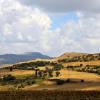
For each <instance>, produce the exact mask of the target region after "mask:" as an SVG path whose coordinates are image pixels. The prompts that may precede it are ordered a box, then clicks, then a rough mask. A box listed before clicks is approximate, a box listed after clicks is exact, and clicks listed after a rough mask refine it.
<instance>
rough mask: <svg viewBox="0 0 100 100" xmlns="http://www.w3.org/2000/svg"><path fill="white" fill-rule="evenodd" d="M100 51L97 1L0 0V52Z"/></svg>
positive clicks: (55, 54) (52, 53)
mask: <svg viewBox="0 0 100 100" xmlns="http://www.w3.org/2000/svg"><path fill="white" fill-rule="evenodd" d="M24 52H41V53H44V54H47V55H50V56H57V55H60V54H62V53H64V52H87V53H95V52H100V0H0V54H5V53H24Z"/></svg>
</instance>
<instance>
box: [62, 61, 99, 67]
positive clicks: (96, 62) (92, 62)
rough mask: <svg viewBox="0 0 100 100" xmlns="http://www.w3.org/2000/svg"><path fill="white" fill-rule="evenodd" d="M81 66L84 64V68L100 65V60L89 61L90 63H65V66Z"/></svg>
mask: <svg viewBox="0 0 100 100" xmlns="http://www.w3.org/2000/svg"><path fill="white" fill-rule="evenodd" d="M80 64H83V66H86V65H100V60H98V61H88V62H69V63H63V65H64V66H65V67H66V66H80Z"/></svg>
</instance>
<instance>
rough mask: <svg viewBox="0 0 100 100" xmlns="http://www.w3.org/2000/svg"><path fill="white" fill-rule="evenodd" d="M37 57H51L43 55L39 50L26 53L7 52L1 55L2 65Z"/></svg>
mask: <svg viewBox="0 0 100 100" xmlns="http://www.w3.org/2000/svg"><path fill="white" fill-rule="evenodd" d="M37 58H40V59H49V58H50V57H49V56H47V55H43V54H41V53H39V52H30V53H25V54H5V55H0V65H3V64H14V63H18V62H23V61H28V60H32V59H37Z"/></svg>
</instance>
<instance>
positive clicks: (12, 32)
mask: <svg viewBox="0 0 100 100" xmlns="http://www.w3.org/2000/svg"><path fill="white" fill-rule="evenodd" d="M51 23H52V21H51V19H50V18H49V16H48V15H47V14H46V13H44V12H43V11H40V10H39V9H38V8H34V9H32V8H31V7H27V6H25V5H22V4H21V3H20V2H18V1H17V0H7V1H6V0H2V1H0V29H1V30H0V44H1V45H2V46H4V48H6V49H7V50H8V52H9V51H10V50H11V51H12V52H15V53H17V52H19V51H20V52H23V51H24V50H25V51H27V50H31V51H32V50H33V51H34V50H35V49H34V48H37V49H36V50H38V49H39V50H40V49H41V50H43V51H48V50H49V49H50V47H49V46H48V44H47V42H48V41H47V40H46V35H47V34H48V31H49V29H50V27H51ZM29 44H30V45H29ZM37 45H38V46H37ZM29 46H31V49H30V47H29ZM1 51H2V52H3V48H1ZM4 52H5V50H4Z"/></svg>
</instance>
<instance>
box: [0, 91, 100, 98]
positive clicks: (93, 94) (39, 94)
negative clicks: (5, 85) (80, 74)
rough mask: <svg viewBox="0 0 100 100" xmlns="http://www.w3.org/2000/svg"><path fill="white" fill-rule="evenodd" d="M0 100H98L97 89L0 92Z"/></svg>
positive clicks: (99, 94) (99, 95)
mask: <svg viewBox="0 0 100 100" xmlns="http://www.w3.org/2000/svg"><path fill="white" fill-rule="evenodd" d="M0 100H100V92H99V91H16V92H7V91H6V92H0Z"/></svg>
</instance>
